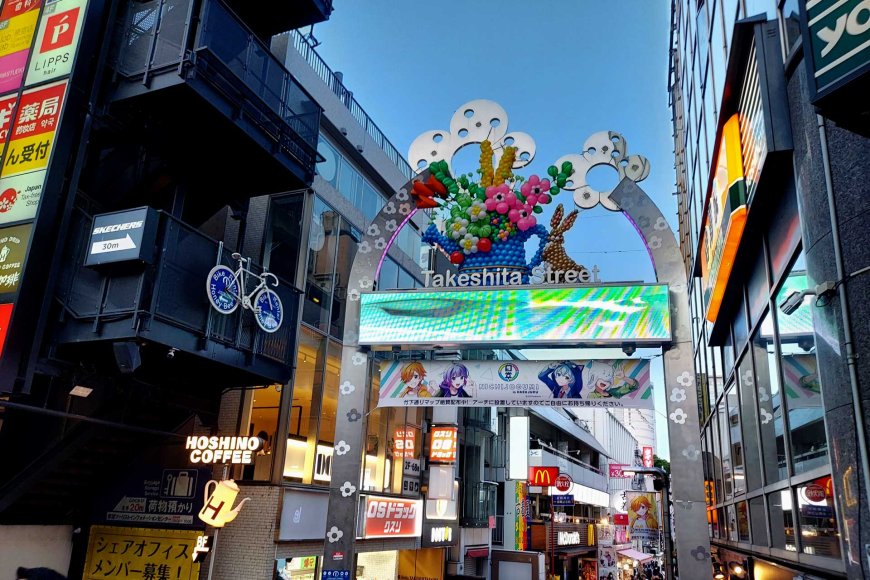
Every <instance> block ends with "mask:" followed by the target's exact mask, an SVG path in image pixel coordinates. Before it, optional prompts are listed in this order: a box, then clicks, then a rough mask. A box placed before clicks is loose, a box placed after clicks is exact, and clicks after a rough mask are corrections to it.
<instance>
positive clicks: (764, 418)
mask: <svg viewBox="0 0 870 580" xmlns="http://www.w3.org/2000/svg"><path fill="white" fill-rule="evenodd" d="M771 419H773V413H771V412H770V411H768V410H767V409H765V408H762V409H761V424H762V425H767V424H768V423H770V420H771Z"/></svg>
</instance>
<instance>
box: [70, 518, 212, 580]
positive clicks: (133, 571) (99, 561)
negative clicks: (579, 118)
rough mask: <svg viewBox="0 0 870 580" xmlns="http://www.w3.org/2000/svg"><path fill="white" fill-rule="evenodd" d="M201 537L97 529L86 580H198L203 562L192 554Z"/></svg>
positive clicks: (93, 532)
mask: <svg viewBox="0 0 870 580" xmlns="http://www.w3.org/2000/svg"><path fill="white" fill-rule="evenodd" d="M199 535H200V532H198V531H196V530H189V531H188V530H157V529H149V528H115V527H111V526H94V527H92V528H91V536H90V539H89V541H88V553H87V559H86V560H85V571H84V575H83V576H82V578H83V580H102V579H104V578H138V579H141V578H154V579H155V580H156V579H158V578H172V579H173V580H196V579H198V578H199V563H197V562H194V561H193V559H192V558H191V555H192V554H193V549H194V547H196V538H197V536H199Z"/></svg>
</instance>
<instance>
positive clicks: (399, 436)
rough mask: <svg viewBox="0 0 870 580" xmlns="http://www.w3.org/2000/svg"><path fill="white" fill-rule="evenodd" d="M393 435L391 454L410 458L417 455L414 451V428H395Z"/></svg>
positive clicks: (415, 436) (415, 433)
mask: <svg viewBox="0 0 870 580" xmlns="http://www.w3.org/2000/svg"><path fill="white" fill-rule="evenodd" d="M394 435H395V437H394V439H393V455H394V456H395V457H398V458H401V459H404V458H408V459H411V458H414V457H416V456H417V454H416V453H415V447H416V444H415V442H416V441H417V431H416V430H415V429H396V431H395V433H394Z"/></svg>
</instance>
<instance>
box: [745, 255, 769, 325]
mask: <svg viewBox="0 0 870 580" xmlns="http://www.w3.org/2000/svg"><path fill="white" fill-rule="evenodd" d="M747 293H748V294H749V326H750V327H753V326H755V323H756V322H758V319H759V317H760V316H761V312H762V311H763V310H764V308H765V307H766V306H767V297H768V296H769V295H770V287H769V285H768V282H767V262H766V261H765V259H764V252H758V253H757V254H756V257H755V264H754V265H753V266H752V274H751V275H750V276H749V285H748V287H747Z"/></svg>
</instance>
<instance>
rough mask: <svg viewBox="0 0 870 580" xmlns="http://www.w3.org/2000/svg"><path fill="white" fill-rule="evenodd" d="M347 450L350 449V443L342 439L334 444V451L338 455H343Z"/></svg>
mask: <svg viewBox="0 0 870 580" xmlns="http://www.w3.org/2000/svg"><path fill="white" fill-rule="evenodd" d="M348 451H350V445H348V444H347V442H346V441H345V440H344V439H342V440H341V441H339V442H338V443H336V444H335V452H336V453H338V454H339V455H344V454H345V453H347V452H348Z"/></svg>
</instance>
